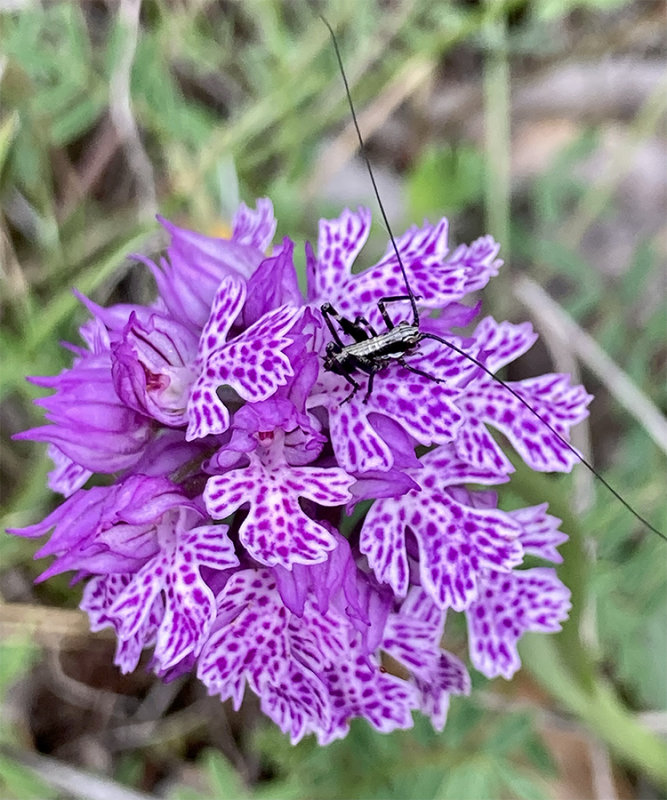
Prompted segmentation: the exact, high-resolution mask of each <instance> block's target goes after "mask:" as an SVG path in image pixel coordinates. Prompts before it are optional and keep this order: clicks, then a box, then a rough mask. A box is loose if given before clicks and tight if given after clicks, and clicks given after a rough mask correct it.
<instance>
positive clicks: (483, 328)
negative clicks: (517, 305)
mask: <svg viewBox="0 0 667 800" xmlns="http://www.w3.org/2000/svg"><path fill="white" fill-rule="evenodd" d="M472 338H473V340H474V341H475V343H476V345H477V346H478V347H479V350H480V353H481V355H480V356H479V358H480V361H482V363H484V365H485V366H486V367H487V368H488V369H489V370H491V371H492V372H495V371H496V370H497V369H499V368H500V367H503V366H505V365H506V364H508V363H510V362H511V361H513V360H514V359H516V358H517V357H518V356H520V355H522V354H523V353H525V352H526V351H527V350H528V349H529V348H530V347H531V346H532V344H533V343H534V342H535V340H536V338H537V336H536V334H535V333H534V332H533V330H532V327H531V326H530V324H529V323H524V324H523V325H513V324H512V323H510V322H502V323H498V322H496V321H495V320H494V319H492V318H491V317H487V318H486V319H484V320H482V321H481V322H480V324H479V325H478V327H477V329H476V331H475V332H474V334H473V337H472ZM506 383H507V386H509V387H510V388H511V389H512V390H513V391H514V392H516V393H517V394H518V395H519V396H520V397H521V398H522V399H523V400H524V401H525V403H527V404H528V406H530V408H532V409H534V410H535V411H536V412H537V413H538V414H539V415H540V416H541V417H542V419H538V418H537V417H536V416H535V414H534V413H532V412H531V411H530V409H529V408H528V407H527V406H526V405H525V404H524V403H522V402H521V400H519V398H518V397H516V396H515V395H513V394H512V393H511V392H509V391H508V389H507V388H506V386H502V385H500V384H499V383H498V382H496V381H494V380H492V379H491V378H490V377H489V376H488V375H486V374H484V375H482V376H481V377H480V378H479V380H476V381H474V382H472V383H471V384H470V385H469V386H468V387H467V388H466V391H465V392H464V393H463V394H462V395H461V397H460V399H459V402H458V406H459V408H460V409H461V410H462V412H463V414H464V416H465V419H466V422H465V424H464V425H461V426H460V427H459V429H458V431H457V436H456V449H457V452H458V453H459V455H460V456H461V458H463V459H465V460H466V461H468V462H469V463H471V464H474V465H476V466H479V467H487V468H489V469H498V470H501V471H504V472H507V473H509V472H512V471H513V469H514V468H513V467H512V465H511V463H510V461H509V459H508V458H507V456H506V455H505V454H504V453H503V451H502V450H501V448H500V447H499V446H498V444H497V443H496V442H495V440H494V439H493V437H492V436H491V435H490V434H489V432H488V430H487V428H486V426H487V425H490V426H492V427H494V428H496V429H497V430H499V431H501V432H502V433H503V434H504V435H505V436H506V437H507V438H508V440H509V441H510V442H511V443H512V446H513V447H514V448H515V449H516V451H517V453H519V455H520V456H521V457H522V458H523V460H524V461H525V462H526V464H528V466H529V467H531V469H534V470H538V471H542V472H544V471H547V472H548V471H558V472H569V471H570V470H571V469H572V467H573V465H574V464H576V463H577V461H578V458H577V455H576V453H575V452H573V451H572V449H570V448H569V447H567V446H566V445H565V444H564V443H563V441H562V439H559V438H558V436H556V435H555V434H554V433H553V431H551V430H549V428H548V427H547V426H546V425H545V424H544V420H546V421H547V422H548V423H549V424H550V425H551V427H552V428H554V430H555V431H556V432H557V433H558V434H560V436H561V437H562V438H564V439H566V440H567V439H568V437H569V431H570V428H571V427H572V426H574V425H576V424H578V423H579V422H581V421H582V420H583V419H585V418H586V417H587V416H588V411H587V409H586V407H587V406H588V404H589V403H590V401H591V400H592V397H591V395H589V394H588V393H587V392H586V391H585V390H584V388H583V387H582V386H571V385H570V380H569V376H568V375H558V374H551V375H540V376H539V377H536V378H527V379H525V380H522V381H508V382H506Z"/></svg>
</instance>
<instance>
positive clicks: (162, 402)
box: [111, 312, 197, 427]
mask: <svg viewBox="0 0 667 800" xmlns="http://www.w3.org/2000/svg"><path fill="white" fill-rule="evenodd" d="M196 352H197V338H196V337H195V336H193V335H192V333H191V332H190V331H189V330H188V329H187V328H185V327H184V326H182V325H180V324H179V323H177V322H175V321H174V320H171V319H169V318H167V317H165V316H164V315H162V314H152V315H151V317H150V318H149V319H148V320H147V321H146V322H145V323H143V324H142V322H141V321H140V320H139V318H138V317H137V315H136V313H134V312H133V313H132V314H131V315H130V319H129V321H128V323H127V325H126V327H125V329H124V331H123V333H122V339H121V340H120V341H118V342H116V343H115V344H114V345H113V347H112V368H111V374H112V376H113V381H114V386H115V388H116V392H117V394H118V396H119V397H120V398H121V399H122V400H123V401H124V402H125V403H126V404H127V405H128V406H129V407H130V408H133V409H135V410H136V411H139V412H140V413H142V414H145V415H146V416H148V417H151V418H153V419H155V420H157V421H158V422H161V423H162V424H163V425H168V426H170V427H181V426H185V425H187V424H188V415H187V413H186V408H187V404H188V398H189V396H190V389H191V387H192V383H193V382H194V379H195V374H196V373H195V370H194V361H195V355H196Z"/></svg>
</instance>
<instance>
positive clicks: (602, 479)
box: [319, 14, 667, 541]
mask: <svg viewBox="0 0 667 800" xmlns="http://www.w3.org/2000/svg"><path fill="white" fill-rule="evenodd" d="M319 16H320V19H321V20H322V22H323V23H324V24H325V25H326V26H327V28H328V29H329V33H330V34H331V41H332V42H333V46H334V50H335V52H336V58H337V59H338V66H339V68H340V73H341V75H342V77H343V83H344V84H345V94H346V96H347V102H348V105H349V106H350V112H351V114H352V121H353V122H354V127H355V130H356V132H357V138H358V140H359V149H360V151H361V155H362V157H363V159H364V162H365V164H366V169H367V170H368V174H369V176H370V179H371V183H372V184H373V191H374V192H375V197H376V199H377V201H378V206H379V207H380V213H381V214H382V219H383V220H384V224H385V226H386V228H387V233H388V234H389V238H390V239H391V243H392V245H393V248H394V252H395V253H396V258H397V259H398V264H399V266H400V268H401V273H402V275H403V280H404V282H405V287H406V289H407V291H408V297H409V299H410V305H411V306H412V313H413V316H414V324H415V325H418V324H419V310H418V309H417V299H416V297H415V295H414V293H413V291H412V287H411V286H410V282H409V281H408V276H407V273H406V271H405V266H404V264H403V259H402V258H401V254H400V253H399V251H398V246H397V244H396V239H395V238H394V234H393V232H392V230H391V225H390V224H389V220H388V219H387V214H386V212H385V210H384V205H383V204H382V198H381V197H380V192H379V190H378V187H377V183H376V182H375V176H374V175H373V168H372V167H371V162H370V159H369V158H368V155H367V154H366V145H365V144H364V139H363V137H362V135H361V129H360V128H359V122H358V120H357V114H356V112H355V110H354V104H353V102H352V94H351V93H350V86H349V84H348V82H347V75H346V74H345V67H344V66H343V59H342V57H341V54H340V49H339V47H338V40H337V39H336V34H335V33H334V31H333V28H332V27H331V25H330V24H329V22H328V20H327V19H326V17H324V16H323V15H322V14H320V15H319ZM422 337H423V338H424V339H434V340H435V341H436V342H440V343H441V344H444V345H446V346H447V347H449V348H450V349H451V350H453V351H454V352H456V353H458V354H459V355H461V356H463V357H464V358H467V359H468V361H471V362H472V363H473V364H475V365H476V366H477V367H479V368H480V369H481V370H482V371H483V372H485V373H486V374H487V375H488V376H489V377H490V378H492V379H493V380H494V381H496V383H498V384H499V385H500V386H502V387H504V388H505V389H506V390H507V391H508V392H509V393H510V394H511V395H512V396H513V397H515V398H516V399H517V400H518V401H519V402H520V403H521V404H522V405H523V406H525V407H526V408H527V409H528V411H530V413H531V414H532V415H533V416H534V417H536V418H537V419H538V420H539V421H540V422H541V423H542V424H543V425H545V426H546V428H547V429H548V430H549V431H551V433H552V434H553V435H554V436H555V437H556V438H557V439H558V441H559V442H560V443H561V444H563V445H564V446H565V447H567V449H568V450H570V451H571V452H572V453H574V455H575V456H576V457H577V458H578V459H579V461H580V462H581V463H582V464H583V465H584V466H585V467H586V468H587V469H589V470H590V472H591V473H592V474H593V475H595V477H596V478H597V479H598V480H599V481H600V483H602V485H603V486H604V487H605V488H606V489H607V490H608V491H609V492H611V494H613V495H614V497H615V498H616V499H617V500H618V501H619V502H620V503H621V504H622V505H623V506H625V508H626V509H627V510H628V511H629V512H630V513H631V514H632V515H633V516H634V517H635V518H636V519H637V520H639V522H641V523H642V525H645V526H646V527H647V528H648V529H649V530H650V531H652V532H653V533H656V534H657V535H658V536H659V537H660V538H661V539H664V540H665V541H667V534H664V533H663V532H662V531H660V530H658V528H656V527H655V526H654V525H652V524H651V523H650V522H649V521H648V520H647V519H646V518H645V517H643V516H642V515H641V514H640V513H639V512H638V511H637V510H636V509H635V508H634V507H633V506H632V505H631V504H630V503H629V502H628V501H627V500H626V499H625V498H624V497H623V496H622V495H621V493H620V492H618V491H617V490H616V489H614V487H613V486H612V485H611V484H610V483H609V481H607V479H606V478H605V477H604V476H603V475H602V474H601V473H600V472H598V470H597V469H596V468H595V467H594V466H593V465H592V464H591V463H590V462H589V461H588V460H587V459H586V458H584V456H582V455H581V453H580V452H579V451H578V450H577V449H576V448H575V447H573V446H572V445H571V444H570V442H568V441H567V439H565V438H564V437H563V436H561V434H560V433H558V431H557V430H556V429H555V428H554V427H553V425H551V423H550V422H549V421H548V420H547V419H546V418H545V417H544V416H542V414H540V413H539V412H538V411H536V410H535V409H534V408H533V407H532V406H531V405H530V403H528V402H527V401H526V400H524V398H523V397H522V396H521V395H520V394H519V393H518V392H517V391H516V390H515V389H513V388H512V387H511V386H510V385H509V384H508V383H506V382H505V381H504V380H502V378H499V377H498V376H497V375H495V374H494V373H493V372H491V370H490V369H489V368H488V367H487V366H486V365H485V364H483V363H482V362H481V361H479V360H478V359H477V358H475V357H474V356H471V355H470V353H466V352H465V351H464V350H461V348H459V347H457V346H456V345H455V344H453V343H452V342H449V341H447V340H446V339H442V338H440V337H439V336H436V335H435V334H433V333H422Z"/></svg>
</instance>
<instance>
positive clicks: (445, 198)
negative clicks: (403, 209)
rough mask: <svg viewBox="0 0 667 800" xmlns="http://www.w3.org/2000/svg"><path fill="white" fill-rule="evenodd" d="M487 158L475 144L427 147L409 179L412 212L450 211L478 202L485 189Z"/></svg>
mask: <svg viewBox="0 0 667 800" xmlns="http://www.w3.org/2000/svg"><path fill="white" fill-rule="evenodd" d="M483 185H484V158H483V156H482V155H481V154H480V153H479V151H478V150H476V149H475V148H473V147H470V146H463V145H462V146H460V147H457V148H452V147H444V148H443V147H428V148H425V149H424V151H423V153H422V154H421V156H420V158H419V160H418V161H417V163H416V165H415V167H414V169H413V171H412V174H411V175H410V178H409V180H408V194H409V198H410V208H411V212H412V215H414V216H415V217H416V218H417V219H421V218H423V217H428V216H430V215H432V214H434V213H437V214H438V215H439V216H441V215H442V214H445V215H450V214H454V213H456V212H458V211H461V210H462V209H464V208H465V207H466V206H468V205H471V204H473V203H476V202H478V201H479V200H480V199H481V197H482V193H483Z"/></svg>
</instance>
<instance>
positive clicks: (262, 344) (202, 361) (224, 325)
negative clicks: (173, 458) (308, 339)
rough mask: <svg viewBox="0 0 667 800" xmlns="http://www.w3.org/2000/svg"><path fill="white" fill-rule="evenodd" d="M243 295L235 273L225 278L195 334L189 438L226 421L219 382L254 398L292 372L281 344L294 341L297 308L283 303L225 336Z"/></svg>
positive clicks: (226, 424) (221, 428) (219, 428)
mask: <svg viewBox="0 0 667 800" xmlns="http://www.w3.org/2000/svg"><path fill="white" fill-rule="evenodd" d="M245 299H246V289H245V285H244V284H243V283H241V282H239V281H237V280H236V279H234V278H225V279H224V280H223V281H222V283H221V284H220V287H219V289H218V291H217V293H216V295H215V298H214V299H213V305H212V307H211V315H210V317H209V319H208V321H207V323H206V325H205V326H204V329H203V331H202V333H201V337H200V340H199V349H198V352H197V360H196V367H197V371H198V373H199V377H198V378H197V380H196V381H195V383H194V386H193V387H192V391H191V393H190V400H189V402H188V408H187V414H188V417H189V420H190V423H189V425H188V429H187V434H186V438H187V439H188V440H192V439H197V438H201V437H202V436H207V435H210V434H220V433H224V432H225V431H226V430H227V428H228V427H229V420H230V416H229V411H228V409H227V407H226V405H225V404H224V403H223V402H222V401H221V400H220V397H219V395H218V389H219V388H220V387H222V386H230V387H231V388H232V389H233V390H234V391H235V392H236V393H237V394H238V395H239V396H240V397H241V398H242V399H243V400H245V401H247V402H255V403H256V402H259V401H261V400H265V399H266V398H267V397H270V396H271V395H272V394H274V393H275V392H276V390H277V389H278V387H280V386H283V385H285V383H287V380H288V379H289V377H290V376H292V375H293V374H294V369H293V368H292V365H291V364H290V363H289V360H288V359H287V356H286V355H285V354H284V350H285V349H286V348H288V347H289V346H290V345H291V344H292V339H290V338H289V336H288V335H287V333H288V331H289V330H290V328H291V327H292V326H293V325H294V323H295V322H296V320H297V317H298V316H299V315H300V314H301V310H300V309H298V308H294V307H292V306H281V307H279V308H277V309H275V310H273V311H271V312H269V313H267V314H265V315H264V316H263V317H262V318H261V319H259V320H258V321H257V322H256V323H255V324H254V325H251V326H250V327H249V328H247V329H246V330H245V331H244V332H243V333H241V334H239V336H237V337H235V338H234V339H232V340H230V341H229V342H228V341H227V335H228V334H229V331H230V329H231V327H232V324H233V323H234V320H235V319H236V317H237V315H238V313H239V311H240V310H241V308H242V306H243V304H244V302H245Z"/></svg>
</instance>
